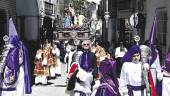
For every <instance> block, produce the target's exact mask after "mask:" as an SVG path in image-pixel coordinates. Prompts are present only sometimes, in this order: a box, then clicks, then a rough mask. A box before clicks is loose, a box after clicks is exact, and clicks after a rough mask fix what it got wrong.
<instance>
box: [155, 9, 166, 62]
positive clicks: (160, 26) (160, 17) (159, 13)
mask: <svg viewBox="0 0 170 96" xmlns="http://www.w3.org/2000/svg"><path fill="white" fill-rule="evenodd" d="M156 17H157V32H156V33H157V45H158V47H159V50H160V51H159V52H160V53H161V54H160V59H161V62H163V61H162V60H164V59H165V56H166V49H167V46H166V45H167V8H166V7H161V8H157V9H156Z"/></svg>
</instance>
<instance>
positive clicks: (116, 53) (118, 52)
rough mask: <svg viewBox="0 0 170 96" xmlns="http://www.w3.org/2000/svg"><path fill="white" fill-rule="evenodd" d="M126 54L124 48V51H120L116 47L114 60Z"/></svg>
mask: <svg viewBox="0 0 170 96" xmlns="http://www.w3.org/2000/svg"><path fill="white" fill-rule="evenodd" d="M126 52H127V49H126V48H124V51H120V47H117V48H116V51H115V58H118V57H123V56H124V55H125V54H126Z"/></svg>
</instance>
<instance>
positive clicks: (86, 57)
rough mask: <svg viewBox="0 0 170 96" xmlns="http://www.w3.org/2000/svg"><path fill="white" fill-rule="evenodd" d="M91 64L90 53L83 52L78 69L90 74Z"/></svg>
mask: <svg viewBox="0 0 170 96" xmlns="http://www.w3.org/2000/svg"><path fill="white" fill-rule="evenodd" d="M92 63H93V62H92V58H91V55H90V52H88V51H85V52H83V54H82V55H81V59H80V67H81V68H82V69H84V70H85V71H86V72H91V71H92V66H93V64H92Z"/></svg>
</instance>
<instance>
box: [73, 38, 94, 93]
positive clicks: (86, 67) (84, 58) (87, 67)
mask: <svg viewBox="0 0 170 96" xmlns="http://www.w3.org/2000/svg"><path fill="white" fill-rule="evenodd" d="M90 47H91V46H90V41H89V40H84V41H83V42H82V48H83V53H82V55H81V56H80V58H79V66H78V70H79V72H78V73H77V75H76V77H77V82H76V85H75V88H74V89H73V92H72V93H71V95H70V96H90V95H91V91H92V90H91V86H92V85H91V84H92V82H93V74H92V73H93V71H94V68H95V65H96V57H95V54H94V53H92V52H91V51H90Z"/></svg>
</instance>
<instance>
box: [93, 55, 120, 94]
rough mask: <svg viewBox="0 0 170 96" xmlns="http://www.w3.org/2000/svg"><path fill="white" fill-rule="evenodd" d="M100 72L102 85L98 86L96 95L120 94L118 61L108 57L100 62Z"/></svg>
mask: <svg viewBox="0 0 170 96" xmlns="http://www.w3.org/2000/svg"><path fill="white" fill-rule="evenodd" d="M99 72H100V75H101V78H100V86H99V87H98V88H97V92H96V94H95V96H119V91H118V80H117V76H116V62H115V61H114V60H112V59H107V58H106V59H105V60H103V61H101V63H100V67H99Z"/></svg>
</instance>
